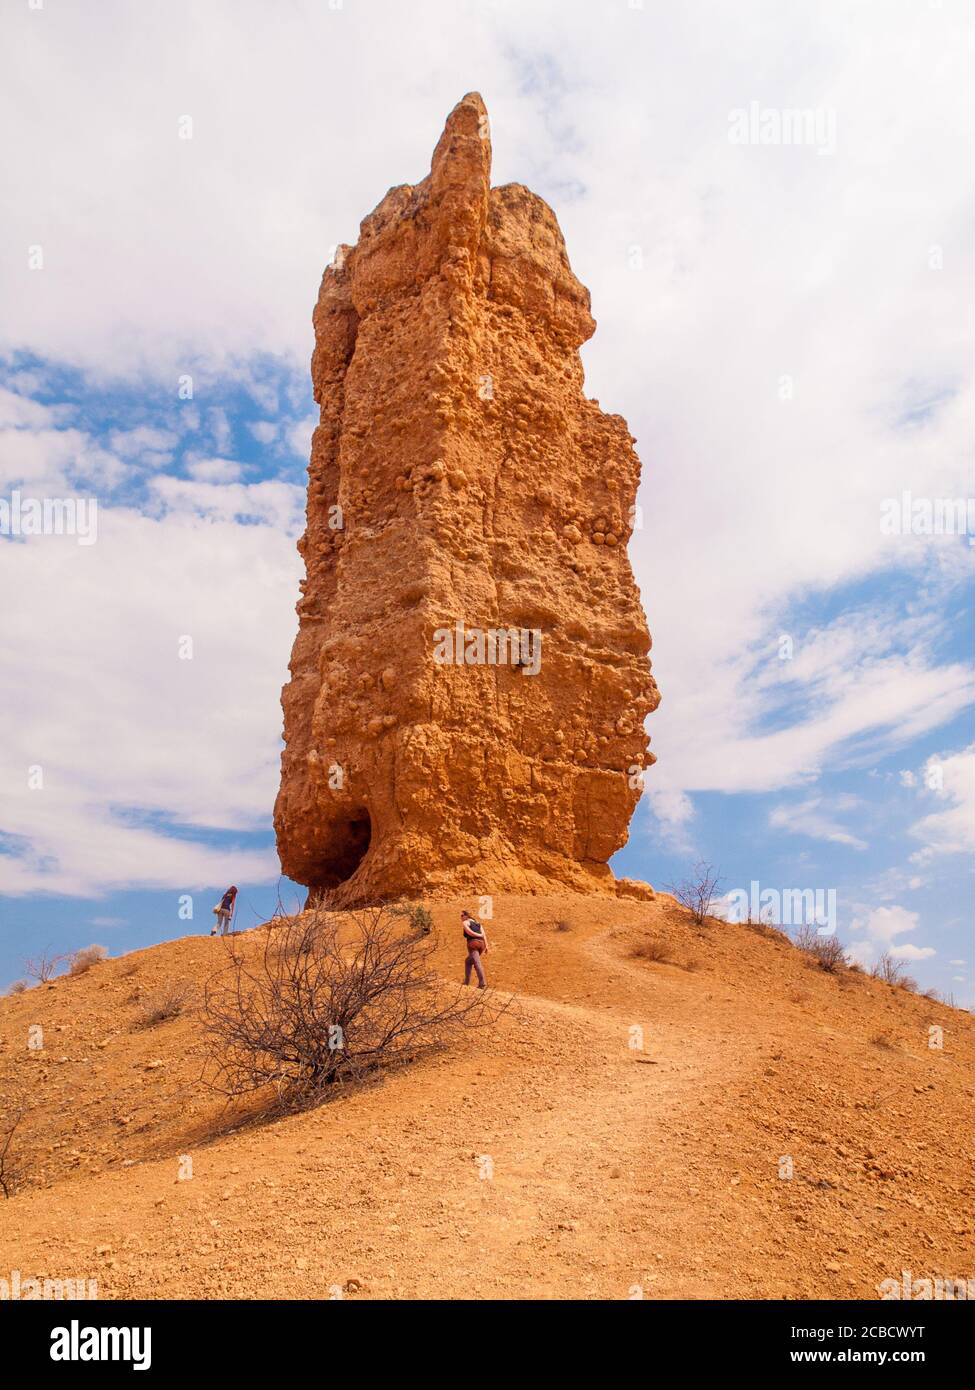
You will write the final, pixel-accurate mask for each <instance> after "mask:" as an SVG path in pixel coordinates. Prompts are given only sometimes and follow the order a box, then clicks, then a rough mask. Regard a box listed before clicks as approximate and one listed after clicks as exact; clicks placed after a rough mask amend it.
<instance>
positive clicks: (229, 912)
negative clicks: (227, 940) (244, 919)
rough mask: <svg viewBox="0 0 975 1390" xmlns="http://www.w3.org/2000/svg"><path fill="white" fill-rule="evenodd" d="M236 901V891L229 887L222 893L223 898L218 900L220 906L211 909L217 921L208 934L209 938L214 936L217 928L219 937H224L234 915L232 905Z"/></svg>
mask: <svg viewBox="0 0 975 1390" xmlns="http://www.w3.org/2000/svg"><path fill="white" fill-rule="evenodd" d="M236 901H237V889H236V888H234V887H233V886H231V887H230V888H228V889H227V891H226V893H224V895H223V897H222V898H221V899H220V906H219V907H215V908H214V909H213V910H214V912H215V913H216V914H217V920H216V922H215V923H214V924H213V930H212V931H211V933H210V935H211V936H216V934H217V927H218V926H219V928H220V935H221V936H225V935H226V933H227V929H228V927H229V926H230V922H231V919H232V917H233V915H234V904H235V903H236Z"/></svg>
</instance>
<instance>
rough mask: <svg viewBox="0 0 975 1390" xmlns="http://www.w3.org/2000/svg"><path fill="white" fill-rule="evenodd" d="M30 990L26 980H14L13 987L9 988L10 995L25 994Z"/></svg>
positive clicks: (9, 986)
mask: <svg viewBox="0 0 975 1390" xmlns="http://www.w3.org/2000/svg"><path fill="white" fill-rule="evenodd" d="M28 989H30V985H29V984H28V983H27V981H26V980H14V982H13V984H12V985H8V986H7V993H8V994H25V993H26V992H27V990H28Z"/></svg>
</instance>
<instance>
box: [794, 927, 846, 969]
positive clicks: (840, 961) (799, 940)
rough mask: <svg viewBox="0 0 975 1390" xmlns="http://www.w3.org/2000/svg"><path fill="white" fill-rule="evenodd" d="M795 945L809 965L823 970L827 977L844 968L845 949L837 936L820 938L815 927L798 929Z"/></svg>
mask: <svg viewBox="0 0 975 1390" xmlns="http://www.w3.org/2000/svg"><path fill="white" fill-rule="evenodd" d="M795 944H796V946H797V948H798V949H799V950H800V951H803V952H804V953H805V954H806V955H807V956H808V957H809V961H810V964H811V965H815V966H817V967H818V968H819V969H820V970H825V971H826V974H827V975H836V974H837V973H838V972H839V971H840V970H841V969H842V968H843V967H845V966H846V963H847V961H846V947H845V946H844V945H843V943H842V941H840V939H839V937H838V936H835V935H832V934H831V935H829V936H821V935H820V934H819V932H818V931H817V930H816V928H815V927H810V926H804V927H799V928H798V930H797V931H796V934H795Z"/></svg>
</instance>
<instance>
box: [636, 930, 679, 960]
mask: <svg viewBox="0 0 975 1390" xmlns="http://www.w3.org/2000/svg"><path fill="white" fill-rule="evenodd" d="M630 955H631V956H632V957H633V959H634V960H651V961H669V960H670V959H671V955H672V952H671V949H670V943H669V942H668V941H666V940H665V939H664V938H663V937H662V936H648V937H645V938H644V940H643V941H638V942H637V943H636V945H635V946H633V947H631V949H630Z"/></svg>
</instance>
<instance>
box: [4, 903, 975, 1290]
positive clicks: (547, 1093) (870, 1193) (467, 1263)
mask: <svg viewBox="0 0 975 1390" xmlns="http://www.w3.org/2000/svg"><path fill="white" fill-rule="evenodd" d="M495 912H496V917H495V920H494V922H493V924H492V928H491V937H492V941H493V942H494V943H495V949H494V950H492V953H491V955H490V956H489V957H488V962H487V964H488V969H489V972H490V978H491V981H492V984H493V985H494V986H495V987H496V988H497V989H498V990H499V991H510V992H511V993H512V994H513V996H514V998H513V1002H512V1006H511V1009H510V1010H509V1013H508V1014H507V1015H506V1016H505V1017H504V1019H503V1020H502V1022H501V1023H500V1024H499V1025H498V1026H497V1027H496V1028H495V1029H494V1030H492V1031H491V1032H490V1033H485V1034H482V1035H479V1036H478V1037H477V1038H471V1039H468V1040H467V1041H465V1043H464V1044H463V1045H462V1046H461V1047H460V1048H458V1049H457V1050H455V1051H453V1052H451V1053H450V1054H447V1055H443V1056H440V1057H436V1058H428V1059H426V1060H424V1061H422V1062H420V1063H417V1064H414V1065H413V1066H412V1067H409V1068H405V1069H403V1070H402V1071H398V1072H396V1073H394V1074H391V1075H390V1076H389V1077H388V1078H387V1079H386V1080H385V1082H383V1083H382V1084H378V1085H376V1086H373V1087H370V1088H368V1089H365V1090H362V1091H359V1092H358V1093H355V1094H350V1095H347V1096H345V1097H344V1098H341V1099H339V1100H337V1101H335V1102H333V1103H331V1104H329V1105H327V1106H325V1107H323V1108H321V1109H320V1110H318V1111H316V1112H314V1113H311V1114H306V1115H302V1116H296V1117H293V1118H290V1119H286V1120H282V1121H278V1122H276V1123H274V1124H270V1125H265V1126H263V1127H260V1128H255V1127H252V1128H242V1129H240V1130H238V1131H237V1132H235V1133H225V1132H223V1129H225V1128H226V1124H227V1119H226V1117H224V1118H223V1120H222V1122H221V1121H220V1117H219V1115H218V1113H217V1111H216V1110H215V1108H214V1105H213V1102H212V1100H211V1099H210V1098H209V1097H208V1096H207V1095H205V1094H204V1093H201V1091H200V1090H199V1087H198V1085H197V1083H196V1080H195V1078H196V1076H197V1074H198V1070H199V1056H198V1054H197V1046H198V1043H197V1038H196V1033H195V1024H194V1020H193V1019H192V1017H181V1018H178V1019H175V1020H172V1021H171V1022H169V1023H165V1024H161V1025H158V1026H157V1027H156V1028H153V1029H150V1030H148V1031H145V1030H138V1029H137V1030H135V1031H133V1030H132V1027H131V1022H130V1021H129V1016H130V1015H131V1013H132V1009H133V1007H134V1005H133V1003H132V999H133V994H134V993H139V992H140V991H145V990H151V988H152V987H153V986H154V983H155V982H156V981H158V980H162V979H166V978H170V977H172V976H174V975H177V976H181V977H184V978H196V979H201V978H203V977H204V976H205V975H206V973H208V972H209V971H210V970H212V967H213V956H214V951H215V949H219V947H217V946H216V943H211V942H208V941H201V940H193V939H187V940H184V941H180V942H173V943H169V944H168V945H164V946H160V947H157V948H154V949H153V950H151V951H147V952H141V953H138V954H137V955H136V956H133V957H130V958H127V961H119V962H111V963H107V964H105V965H104V966H99V967H98V968H97V969H96V970H94V971H92V972H90V974H89V975H87V976H84V977H81V978H80V979H78V980H68V981H63V982H59V983H58V985H57V986H56V987H55V988H54V989H53V990H39V991H32V992H31V994H30V995H28V996H20V997H19V998H17V999H13V1000H5V1001H2V1003H0V1044H2V1050H0V1061H2V1066H3V1076H4V1077H5V1078H7V1079H9V1078H10V1077H11V1076H12V1075H20V1074H21V1069H22V1068H24V1067H31V1066H33V1067H34V1068H35V1072H34V1074H33V1075H34V1077H35V1078H36V1083H35V1084H36V1090H37V1095H38V1099H39V1101H40V1102H42V1103H41V1105H40V1106H39V1110H38V1115H37V1117H36V1119H35V1121H34V1129H33V1130H32V1133H31V1136H30V1139H31V1144H32V1152H33V1155H34V1163H35V1168H34V1172H33V1178H34V1179H35V1180H37V1181H40V1182H43V1183H44V1184H45V1185H44V1186H43V1187H37V1188H34V1189H32V1188H31V1187H29V1186H27V1187H25V1188H23V1190H21V1191H20V1193H19V1194H18V1195H17V1196H15V1197H14V1198H13V1199H11V1200H10V1201H9V1202H7V1203H5V1204H4V1205H3V1206H2V1208H0V1211H2V1216H3V1222H2V1229H0V1274H2V1273H3V1272H4V1271H5V1270H6V1269H15V1268H16V1269H20V1270H21V1271H22V1272H24V1273H25V1274H37V1275H41V1276H45V1275H46V1276H47V1277H52V1278H54V1277H69V1276H71V1275H75V1276H78V1277H81V1276H84V1277H89V1278H90V1277H95V1278H97V1280H98V1283H99V1289H100V1294H101V1296H102V1297H119V1296H136V1297H153V1296H168V1297H187V1298H194V1297H195V1298H199V1297H210V1298H214V1297H296V1298H301V1297H316V1298H321V1297H325V1298H327V1297H334V1296H337V1295H338V1293H339V1292H341V1293H342V1296H345V1297H360V1298H361V1297H366V1298H368V1297H373V1298H377V1297H378V1298H381V1297H409V1298H415V1297H422V1298H462V1297H469V1296H471V1297H479V1298H496V1297H501V1298H560V1299H561V1298H627V1297H630V1296H633V1293H634V1292H635V1291H638V1290H639V1291H642V1292H643V1295H644V1296H645V1297H653V1298H674V1297H828V1296H834V1297H837V1296H838V1297H876V1291H875V1289H876V1284H877V1283H878V1282H879V1280H880V1279H883V1278H886V1277H891V1276H894V1277H897V1276H899V1273H900V1270H901V1269H902V1268H910V1269H912V1270H913V1271H914V1273H915V1275H918V1276H920V1275H922V1274H924V1273H927V1272H931V1273H945V1274H951V1275H954V1276H958V1277H962V1276H967V1275H969V1274H972V1273H975V1239H973V1227H972V1218H971V1216H970V1212H971V1210H972V1196H973V1194H975V1183H973V1170H972V1160H971V1157H970V1153H969V1149H970V1143H969V1131H968V1124H969V1117H970V1114H971V1103H972V1098H973V1095H975V1065H973V1064H975V1020H973V1019H972V1018H971V1017H970V1016H969V1015H967V1014H960V1013H957V1012H956V1011H953V1010H949V1009H947V1008H945V1007H944V1006H941V1005H936V1004H932V1003H931V1002H929V1001H927V1000H923V999H918V998H917V997H915V996H911V995H907V994H905V993H904V992H903V991H891V990H890V989H889V988H888V987H887V986H882V985H879V984H878V983H876V982H873V981H869V980H865V979H863V978H861V977H852V976H851V979H850V981H849V982H848V983H840V982H839V981H838V980H837V979H836V978H833V977H828V976H826V975H823V974H822V973H821V972H819V971H813V970H810V969H809V967H808V965H807V963H806V961H805V959H804V958H803V957H802V956H801V954H800V953H799V952H797V951H795V950H794V949H792V948H791V947H790V946H788V945H786V944H784V943H781V942H777V941H775V940H774V939H769V940H767V939H764V938H763V937H762V936H761V935H758V934H756V933H754V932H753V931H750V930H748V929H747V928H744V927H724V926H721V927H717V926H716V927H710V928H706V929H704V930H703V931H697V930H695V929H694V928H693V926H691V925H690V924H689V923H688V921H687V919H686V918H685V917H684V915H683V914H681V913H680V912H679V911H678V910H677V909H675V908H674V907H673V905H672V904H670V903H669V902H668V901H666V900H658V902H656V903H651V904H643V903H639V904H638V903H626V902H614V901H613V900H608V899H591V898H566V899H559V900H547V899H541V898H528V899H524V898H514V897H512V898H499V899H498V900H497V902H496V905H495ZM454 915H455V905H454V904H449V905H444V906H442V907H437V908H436V910H435V918H436V920H437V924H438V927H441V929H442V931H443V935H444V946H443V950H442V966H443V969H444V971H445V973H447V972H450V973H454V972H456V970H457V968H458V967H459V963H460V959H459V956H460V953H459V949H458V946H457V943H456V942H455V941H454V939H453V938H454V937H455V936H457V935H458V933H457V932H456V929H455V925H454ZM559 924H561V926H562V927H563V928H566V929H560V926H559ZM255 935H256V934H255ZM650 938H652V939H654V940H655V941H657V942H658V943H659V942H662V943H664V945H665V947H666V950H665V954H666V955H668V956H669V959H667V960H658V961H653V960H650V961H648V960H646V959H639V958H636V957H634V956H633V954H632V952H633V949H634V947H635V946H637V945H639V944H640V943H645V942H646V941H647V940H648V939H650ZM125 971H130V972H132V973H131V974H124V973H123V972H125ZM135 979H139V980H142V981H143V983H142V984H141V985H140V986H138V987H137V988H136V989H135V990H133V986H132V982H133V980H135ZM127 1001H128V1002H127ZM42 1014H44V1015H46V1019H41V1021H42V1022H45V1026H46V1028H47V1029H49V1030H57V1029H58V1028H60V1029H61V1030H62V1031H61V1032H56V1033H55V1036H56V1038H57V1042H56V1045H55V1047H54V1048H51V1047H49V1048H47V1049H45V1053H46V1054H47V1060H46V1061H44V1060H42V1059H40V1058H38V1057H36V1056H32V1057H27V1056H26V1050H25V1049H24V1047H23V1043H22V1042H20V1043H18V1037H21V1038H22V1036H23V1032H24V1030H25V1028H26V1026H27V1024H28V1021H29V1020H32V1019H34V1020H35V1021H36V1018H35V1016H37V1017H40V1015H42ZM933 1019H937V1020H939V1022H938V1025H937V1026H939V1027H942V1028H943V1029H944V1038H945V1040H944V1045H943V1047H942V1048H941V1049H940V1050H934V1049H931V1048H930V1047H929V1046H928V1045H927V1041H928V1037H929V1034H928V1029H929V1028H930V1026H931V1022H930V1021H931V1020H933ZM106 1038H107V1039H108V1041H107V1042H106V1041H105V1040H106ZM103 1044H104V1045H103ZM62 1047H63V1048H64V1052H63V1053H62V1054H61V1055H62V1056H64V1057H65V1058H66V1060H65V1061H63V1062H61V1061H60V1060H59V1058H58V1057H57V1056H55V1055H54V1052H55V1051H56V1050H57V1049H61V1048H62ZM122 1120H126V1121H127V1122H126V1123H120V1121H122ZM221 1123H222V1128H221ZM214 1135H216V1136H217V1137H211V1136H214ZM185 1154H188V1155H189V1156H190V1157H191V1159H192V1173H193V1176H192V1178H191V1179H190V1180H185V1181H181V1180H180V1176H179V1162H180V1156H181V1155H185ZM786 1158H787V1159H788V1160H789V1162H790V1163H791V1165H792V1170H793V1171H792V1175H791V1176H788V1175H787V1174H785V1173H784V1170H783V1166H782V1163H783V1159H786ZM184 1169H185V1163H184Z"/></svg>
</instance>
